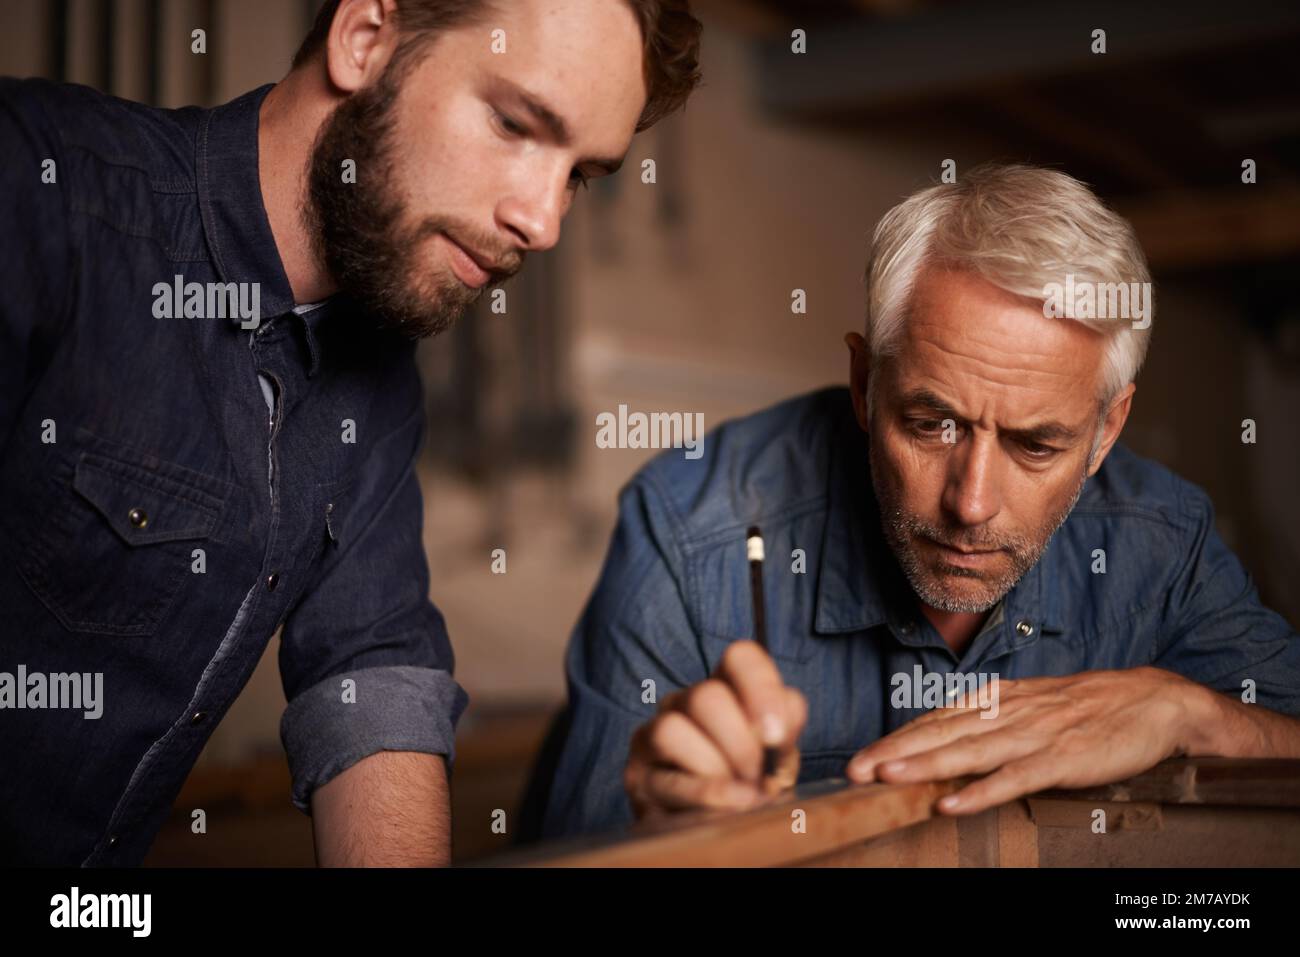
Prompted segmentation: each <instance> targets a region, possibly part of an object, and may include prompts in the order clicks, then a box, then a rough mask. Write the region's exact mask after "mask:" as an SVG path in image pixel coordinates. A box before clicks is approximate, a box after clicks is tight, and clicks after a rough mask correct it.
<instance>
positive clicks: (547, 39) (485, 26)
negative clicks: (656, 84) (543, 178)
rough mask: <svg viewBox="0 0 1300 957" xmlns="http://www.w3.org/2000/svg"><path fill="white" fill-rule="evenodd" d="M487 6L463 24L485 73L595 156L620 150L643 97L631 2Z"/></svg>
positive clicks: (561, 0) (520, 0)
mask: <svg viewBox="0 0 1300 957" xmlns="http://www.w3.org/2000/svg"><path fill="white" fill-rule="evenodd" d="M498 7H499V13H496V12H495V11H496V9H497V8H498ZM493 10H494V12H493V13H489V14H488V15H487V16H486V18H485V19H483V20H482V21H481V22H478V23H476V24H474V25H471V26H467V27H465V28H462V29H463V31H464V32H463V33H462V36H461V40H462V42H465V43H468V44H469V45H470V48H471V49H472V50H475V51H476V57H475V58H476V60H477V61H478V62H477V66H478V69H479V73H480V75H481V76H482V78H483V79H484V81H485V82H486V83H487V84H488V85H489V86H491V87H492V88H493V90H494V91H495V92H498V93H502V94H506V95H510V96H512V97H514V98H515V99H517V100H518V101H519V102H520V103H521V104H523V105H526V106H527V108H528V109H529V112H530V114H531V117H530V118H534V119H537V120H538V121H539V122H544V123H545V124H546V126H547V129H548V131H550V132H552V133H555V134H563V135H564V136H565V137H567V138H568V139H570V140H574V141H577V142H579V143H582V144H583V145H586V146H590V147H591V150H592V152H593V154H596V156H595V157H594V158H598V159H606V160H608V159H618V158H621V155H622V153H623V152H625V151H626V147H627V144H628V142H629V141H630V140H631V137H632V133H633V131H634V130H635V128H636V123H637V120H638V119H639V118H640V114H641V110H642V108H643V107H644V105H645V97H646V88H645V78H644V71H643V69H642V64H643V50H642V43H641V31H640V26H639V24H638V23H637V21H636V17H635V15H634V14H633V12H632V9H631V7H630V5H629V4H627V3H626V2H621V0H620V2H610V0H599V2H596V3H593V2H592V0H549V2H545V3H543V2H539V0H510V2H507V3H501V4H495V5H493ZM584 141H585V142H584Z"/></svg>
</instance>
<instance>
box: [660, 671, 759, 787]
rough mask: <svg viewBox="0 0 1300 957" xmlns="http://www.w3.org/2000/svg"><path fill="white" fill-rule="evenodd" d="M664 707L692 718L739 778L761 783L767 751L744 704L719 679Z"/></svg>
mask: <svg viewBox="0 0 1300 957" xmlns="http://www.w3.org/2000/svg"><path fill="white" fill-rule="evenodd" d="M664 705H665V707H670V708H672V709H674V710H676V711H679V712H680V713H681V714H682V715H684V716H685V717H687V718H689V719H690V721H691V722H692V723H693V724H694V725H695V726H696V727H697V728H698V729H699V730H700V731H701V732H702V733H703V734H704V735H706V736H707V737H708V739H709V741H710V743H711V744H712V745H713V747H714V748H715V749H716V750H717V751H718V753H720V754H721V755H722V756H723V758H724V759H725V761H726V763H727V765H728V766H729V768H730V771H731V773H732V774H733V775H734V776H735V777H737V778H740V779H742V780H745V781H754V782H757V781H758V776H759V773H760V772H761V771H762V767H763V749H762V747H761V746H760V745H759V743H758V738H757V736H756V735H755V734H754V733H753V732H752V730H751V728H750V723H749V719H748V717H747V716H746V715H745V712H744V710H743V709H742V708H741V705H740V701H739V700H738V699H737V698H736V696H735V695H734V694H733V693H732V691H731V689H730V688H728V687H727V685H726V684H724V683H723V682H722V681H720V680H718V679H716V678H711V679H709V680H708V681H702V682H700V683H699V684H697V685H694V686H693V687H691V688H688V689H687V690H686V691H684V692H682V693H680V694H678V695H674V696H672V697H671V698H670V699H669V700H668V701H666V702H665V703H664ZM714 773H716V774H718V775H721V774H725V773H727V772H726V770H723V771H717V772H714Z"/></svg>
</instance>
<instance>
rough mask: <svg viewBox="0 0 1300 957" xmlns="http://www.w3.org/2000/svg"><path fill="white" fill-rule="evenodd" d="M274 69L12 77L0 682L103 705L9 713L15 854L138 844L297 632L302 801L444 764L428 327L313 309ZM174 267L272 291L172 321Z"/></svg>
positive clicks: (3, 231) (3, 100) (6, 85)
mask: <svg viewBox="0 0 1300 957" xmlns="http://www.w3.org/2000/svg"><path fill="white" fill-rule="evenodd" d="M269 89H270V87H269V86H266V87H262V88H260V89H257V90H254V91H252V92H250V93H248V94H246V95H244V96H241V97H239V98H238V99H236V100H234V101H233V102H231V103H228V104H226V105H224V106H221V107H218V108H216V109H211V110H207V109H199V108H186V109H182V110H174V111H173V110H161V109H152V108H149V107H145V106H141V105H138V104H134V103H129V102H125V101H122V100H118V99H114V98H112V97H108V96H104V95H102V94H99V93H96V92H95V91H93V90H90V89H87V88H85V87H79V86H70V85H56V84H52V83H48V82H45V81H39V80H26V81H15V80H9V79H5V80H0V144H2V145H0V503H3V505H2V507H0V614H2V615H3V618H2V620H0V636H3V637H2V640H0V672H5V673H8V674H10V675H17V674H18V669H19V668H20V667H21V668H23V669H25V671H26V672H27V674H28V675H30V674H31V673H33V672H39V673H42V674H45V675H58V674H69V673H78V674H88V675H89V674H95V673H99V674H102V676H103V677H102V682H103V692H102V695H103V704H102V708H103V710H102V716H101V717H99V718H98V719H88V718H86V717H85V716H84V713H83V711H81V710H70V709H51V708H45V709H33V708H26V709H18V708H16V707H14V706H13V705H12V704H10V705H9V706H7V707H4V708H3V709H0V765H2V766H3V774H0V860H5V861H23V862H39V863H54V864H85V865H115V864H132V863H136V862H138V861H140V860H141V858H142V857H143V856H144V854H145V852H146V851H147V849H148V847H149V845H150V842H151V840H152V838H153V836H154V834H155V833H156V831H157V829H158V828H159V826H160V825H161V823H162V821H163V820H164V818H165V817H166V815H167V813H168V809H169V808H170V806H171V804H172V802H173V800H174V798H175V797H176V794H177V792H178V790H179V788H180V786H181V784H182V783H183V781H184V780H185V777H186V774H187V773H188V771H189V769H190V767H191V766H192V765H193V763H194V761H195V759H196V758H197V756H198V754H199V752H200V750H201V749H202V747H203V744H204V742H205V741H206V740H207V738H208V736H209V735H210V734H211V733H212V730H213V729H214V728H215V726H216V725H217V723H218V722H219V721H220V720H221V718H222V716H223V715H224V714H225V713H226V710H227V709H228V708H229V707H230V704H231V702H233V701H234V700H235V697H236V696H237V695H238V694H239V692H240V689H242V688H243V686H244V684H245V682H246V681H247V680H248V677H249V674H250V673H251V672H252V670H253V667H254V665H256V663H257V661H258V658H259V657H260V656H261V654H262V652H263V650H264V649H265V648H266V645H267V642H268V641H269V639H270V638H271V636H272V635H273V634H274V632H275V630H276V629H277V628H278V627H280V626H283V631H282V633H281V645H280V672H281V677H282V680H283V684H284V691H285V695H286V697H287V699H288V701H289V706H288V708H287V709H286V711H285V714H284V717H283V721H282V723H281V728H280V731H281V737H282V740H283V743H284V747H285V749H286V752H287V754H288V758H289V764H290V768H291V771H292V775H293V794H292V799H293V802H294V803H295V804H296V805H297V806H298V807H299V808H301V809H302V810H304V811H309V802H310V798H311V793H312V791H313V790H314V789H315V788H317V787H319V786H321V785H322V784H324V783H325V782H327V781H328V780H329V779H330V778H331V777H333V776H334V775H335V774H337V773H339V772H340V771H342V770H344V769H346V768H347V767H349V766H350V765H352V764H354V763H356V762H357V761H358V760H360V759H361V758H363V757H366V756H367V755H370V754H373V753H375V752H377V751H380V750H409V751H420V752H426V753H430V754H445V755H447V756H448V760H450V759H451V757H452V753H453V748H452V745H453V735H454V727H455V723H456V720H457V718H458V717H459V715H460V712H461V711H462V709H463V708H464V706H465V704H466V697H465V693H464V692H463V691H462V690H461V689H460V687H459V686H458V685H457V684H456V682H455V681H454V680H453V679H452V677H451V672H452V664H453V661H452V650H451V646H450V643H449V641H448V638H447V633H446V630H445V628H444V625H443V620H442V616H441V615H440V614H439V613H438V611H437V610H436V609H435V608H434V607H433V606H432V605H431V604H430V603H429V601H428V585H429V582H428V570H427V566H426V563H425V557H424V551H423V548H422V545H421V531H422V520H421V497H420V488H419V484H418V482H417V479H416V475H415V472H414V469H413V462H414V458H415V455H416V452H417V449H418V446H419V443H420V440H421V437H422V434H423V410H422V399H421V390H420V383H419V379H418V375H417V371H416V368H415V364H414V361H413V350H414V347H413V345H412V344H411V343H408V342H401V341H397V340H394V339H390V338H388V337H386V336H381V335H379V334H377V333H375V332H374V331H373V324H372V322H371V321H370V320H369V318H368V317H367V316H365V315H364V314H363V313H361V311H360V310H359V309H358V308H357V307H356V306H355V305H353V304H350V303H348V302H347V301H346V300H345V299H344V298H343V297H334V298H332V299H331V300H328V301H327V302H326V303H325V304H324V305H322V306H320V307H319V308H316V309H314V310H311V311H306V312H304V313H303V314H301V315H300V314H298V313H296V312H294V305H295V304H294V300H293V295H292V292H291V290H290V287H289V282H288V280H287V278H286V276H285V274H284V269H283V267H282V265H281V262H280V258H279V255H278V252H277V250H276V246H275V243H274V240H273V238H272V234H271V228H270V224H269V222H268V220H267V216H266V212H265V209H264V207H263V205H262V194H261V189H260V186H259V180H258V142H257V126H258V107H259V105H260V104H261V102H262V99H263V97H264V96H265V95H266V93H267V91H268V90H269ZM47 159H51V160H53V161H54V164H55V165H54V167H53V169H54V171H55V176H56V181H55V182H54V183H43V182H42V173H43V171H44V170H46V169H48V168H49V167H48V165H45V164H44V161H45V160H47ZM176 275H181V276H183V277H184V281H185V282H190V281H195V282H201V283H206V282H211V281H225V282H239V283H253V282H256V283H259V284H260V286H259V288H260V306H261V320H260V323H259V324H258V326H257V327H256V329H253V328H241V320H240V319H239V318H235V319H220V318H155V312H154V307H155V293H154V287H155V284H157V283H160V282H164V283H171V282H173V278H174V277H175V276H176ZM242 324H243V325H250V326H251V323H248V322H244V323H242ZM264 388H265V392H264ZM268 409H270V411H268ZM349 430H350V434H349ZM348 438H351V439H352V440H353V441H348ZM348 679H350V681H349V680H348ZM31 700H34V699H31ZM0 703H3V702H0ZM213 818H214V815H213V814H211V813H209V821H208V823H209V827H211V828H213V829H215V828H216V826H217V824H216V822H215V821H214V819H213Z"/></svg>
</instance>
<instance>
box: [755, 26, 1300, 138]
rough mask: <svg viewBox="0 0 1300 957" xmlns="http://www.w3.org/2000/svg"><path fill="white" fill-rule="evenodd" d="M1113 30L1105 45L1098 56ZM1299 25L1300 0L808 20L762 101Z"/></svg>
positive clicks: (787, 102) (941, 93)
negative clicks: (1096, 45)
mask: <svg viewBox="0 0 1300 957" xmlns="http://www.w3.org/2000/svg"><path fill="white" fill-rule="evenodd" d="M1094 29H1104V30H1105V31H1106V37H1107V52H1106V53H1105V54H1100V55H1099V54H1094V53H1092V52H1091V49H1090V47H1091V36H1092V31H1093V30H1094ZM1296 32H1300V4H1296V3H1295V2H1294V0H1236V2H1234V3H1233V4H1232V5H1231V6H1230V7H1225V6H1224V4H1223V3H1222V2H1220V0H1177V2H1175V0H1149V2H1144V3H1132V2H1130V0H1093V2H1091V3H1088V4H1078V3H1070V2H1067V0H1036V2H1023V0H1022V2H1014V3H981V4H953V5H950V6H944V7H941V8H937V9H932V10H925V11H923V12H921V13H918V14H917V15H915V16H906V17H898V18H894V19H875V20H868V19H863V20H860V21H853V22H850V23H846V24H836V25H834V26H833V27H831V26H828V27H823V28H820V29H812V28H810V33H809V36H808V52H807V53H805V54H802V55H795V54H792V53H791V52H790V41H789V37H788V36H781V37H776V38H773V39H772V40H770V41H769V42H767V43H765V44H764V45H763V47H761V49H760V52H759V58H758V60H759V62H758V66H757V71H756V72H757V74H758V80H759V99H760V102H761V104H762V105H763V106H764V107H766V108H768V109H769V110H772V111H773V112H776V113H783V114H788V115H804V116H819V115H820V116H824V115H827V114H836V113H841V112H851V111H863V110H871V109H875V108H880V107H888V106H894V105H897V104H899V103H906V102H914V101H918V100H925V99H933V98H936V97H945V96H961V95H967V94H970V93H971V92H973V91H975V90H977V89H979V88H982V87H985V86H992V85H997V84H1001V83H1005V82H1009V81H1020V80H1027V79H1028V80H1032V79H1035V78H1042V77H1047V76H1061V75H1066V74H1070V73H1079V72H1084V71H1091V70H1109V69H1112V68H1114V67H1115V66H1117V65H1119V64H1122V63H1137V64H1146V63H1149V62H1151V61H1153V60H1156V59H1160V58H1164V57H1170V56H1175V55H1180V54H1185V53H1189V52H1193V51H1196V50H1202V49H1218V48H1220V47H1222V46H1224V45H1228V44H1233V43H1239V42H1245V41H1250V40H1257V39H1260V38H1265V39H1267V38H1276V37H1277V36H1279V35H1286V34H1289V33H1296Z"/></svg>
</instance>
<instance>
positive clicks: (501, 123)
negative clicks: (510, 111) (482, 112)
mask: <svg viewBox="0 0 1300 957" xmlns="http://www.w3.org/2000/svg"><path fill="white" fill-rule="evenodd" d="M492 118H493V120H495V122H496V124H497V126H498V127H499V128H500V129H501V132H503V133H505V134H506V135H507V136H524V135H525V134H526V133H527V132H528V130H527V129H526V128H524V127H523V126H520V125H519V124H518V123H516V122H515V121H514V120H512V119H511V118H510V117H508V116H506V115H505V114H504V113H501V112H499V111H496V110H494V111H493V112H492Z"/></svg>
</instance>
